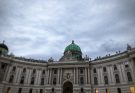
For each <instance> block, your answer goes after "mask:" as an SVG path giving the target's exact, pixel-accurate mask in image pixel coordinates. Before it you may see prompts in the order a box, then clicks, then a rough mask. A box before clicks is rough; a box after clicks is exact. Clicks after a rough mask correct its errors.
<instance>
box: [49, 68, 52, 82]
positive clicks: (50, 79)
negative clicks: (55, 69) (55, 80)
mask: <svg viewBox="0 0 135 93" xmlns="http://www.w3.org/2000/svg"><path fill="white" fill-rule="evenodd" d="M51 81H52V69H50V78H49V84H51V83H52V82H51Z"/></svg>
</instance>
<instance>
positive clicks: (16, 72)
mask: <svg viewBox="0 0 135 93" xmlns="http://www.w3.org/2000/svg"><path fill="white" fill-rule="evenodd" d="M19 71H20V68H19V67H16V71H15V75H14V80H13V82H14V83H16V82H17V76H18V74H19Z"/></svg>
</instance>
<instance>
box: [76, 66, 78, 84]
mask: <svg viewBox="0 0 135 93" xmlns="http://www.w3.org/2000/svg"><path fill="white" fill-rule="evenodd" d="M76 69H77V76H76V77H77V78H76V80H77V81H76V84H78V67H77V68H76Z"/></svg>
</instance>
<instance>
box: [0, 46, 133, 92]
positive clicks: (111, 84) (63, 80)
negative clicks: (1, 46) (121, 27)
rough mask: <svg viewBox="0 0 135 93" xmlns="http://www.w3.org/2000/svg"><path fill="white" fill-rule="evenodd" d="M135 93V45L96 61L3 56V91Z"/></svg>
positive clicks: (0, 67) (0, 75)
mask: <svg viewBox="0 0 135 93" xmlns="http://www.w3.org/2000/svg"><path fill="white" fill-rule="evenodd" d="M67 91H68V93H135V48H131V49H127V50H126V51H124V52H121V53H117V54H115V55H109V56H106V57H103V58H100V57H99V58H97V59H94V60H89V59H87V60H85V59H83V60H67V59H66V60H65V61H58V62H55V61H53V59H51V60H49V61H47V62H45V61H42V60H33V59H25V58H21V57H14V56H0V93H67Z"/></svg>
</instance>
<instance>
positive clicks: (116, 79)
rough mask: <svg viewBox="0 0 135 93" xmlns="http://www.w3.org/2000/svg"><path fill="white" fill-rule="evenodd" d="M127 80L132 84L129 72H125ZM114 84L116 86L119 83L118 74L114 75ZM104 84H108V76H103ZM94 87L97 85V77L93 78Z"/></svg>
mask: <svg viewBox="0 0 135 93" xmlns="http://www.w3.org/2000/svg"><path fill="white" fill-rule="evenodd" d="M127 80H128V82H132V81H133V80H132V76H131V73H130V72H127ZM115 82H116V84H118V83H120V78H119V75H118V74H115ZM104 83H105V84H108V83H109V82H108V76H104ZM94 85H98V79H97V77H94Z"/></svg>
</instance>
